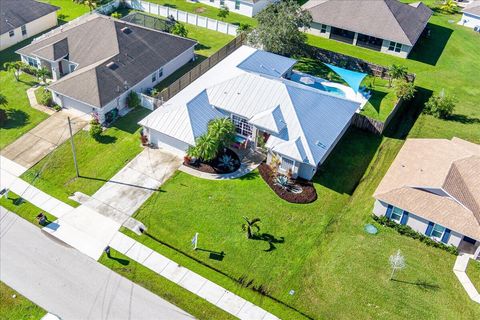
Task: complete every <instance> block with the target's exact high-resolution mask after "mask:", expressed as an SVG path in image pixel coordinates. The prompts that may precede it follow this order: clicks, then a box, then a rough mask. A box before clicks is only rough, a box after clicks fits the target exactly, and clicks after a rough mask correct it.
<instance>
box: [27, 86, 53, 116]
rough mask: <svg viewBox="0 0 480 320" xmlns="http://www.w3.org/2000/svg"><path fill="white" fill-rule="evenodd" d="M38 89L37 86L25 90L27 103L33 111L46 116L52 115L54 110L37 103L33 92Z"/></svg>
mask: <svg viewBox="0 0 480 320" xmlns="http://www.w3.org/2000/svg"><path fill="white" fill-rule="evenodd" d="M38 88H39V86H35V87H31V88H30V89H28V90H27V97H28V101H29V102H30V106H31V107H32V108H34V109H37V110H39V111H42V112H45V113H46V114H49V115H52V114H54V113H55V112H56V111H55V110H52V109H50V108H48V107H45V106H44V105H41V104H39V103H38V101H37V97H36V96H35V90H37V89H38Z"/></svg>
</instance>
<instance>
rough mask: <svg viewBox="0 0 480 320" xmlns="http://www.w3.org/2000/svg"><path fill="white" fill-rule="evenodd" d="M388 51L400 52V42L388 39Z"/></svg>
mask: <svg viewBox="0 0 480 320" xmlns="http://www.w3.org/2000/svg"><path fill="white" fill-rule="evenodd" d="M388 51H395V52H400V51H402V44H401V43H398V42H393V41H390V45H389V46H388Z"/></svg>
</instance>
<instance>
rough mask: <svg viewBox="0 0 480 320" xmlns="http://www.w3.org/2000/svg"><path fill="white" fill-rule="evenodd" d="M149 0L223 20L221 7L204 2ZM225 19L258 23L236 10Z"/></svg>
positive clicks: (234, 22) (237, 22)
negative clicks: (220, 14)
mask: <svg viewBox="0 0 480 320" xmlns="http://www.w3.org/2000/svg"><path fill="white" fill-rule="evenodd" d="M149 2H151V3H157V4H159V5H162V6H168V7H170V8H172V9H178V10H182V11H187V12H192V13H196V14H198V15H200V16H204V17H208V18H212V19H215V20H220V21H221V20H222V19H220V18H219V17H218V16H217V14H218V12H219V9H217V8H215V7H212V6H208V5H205V4H203V3H194V2H189V1H185V0H149ZM224 21H225V22H229V23H232V24H240V23H247V24H249V25H251V26H256V25H257V20H255V19H253V18H250V17H247V16H243V15H241V14H238V13H234V12H230V14H229V15H228V16H227V17H226V18H225V19H224Z"/></svg>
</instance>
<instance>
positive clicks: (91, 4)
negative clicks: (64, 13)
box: [73, 0, 100, 12]
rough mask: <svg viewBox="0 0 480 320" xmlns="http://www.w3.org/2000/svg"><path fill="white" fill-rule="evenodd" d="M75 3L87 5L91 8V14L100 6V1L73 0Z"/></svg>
mask: <svg viewBox="0 0 480 320" xmlns="http://www.w3.org/2000/svg"><path fill="white" fill-rule="evenodd" d="M73 2H75V3H78V4H84V5H86V6H87V7H88V8H90V12H92V11H93V9H95V8H96V7H97V6H98V4H99V2H100V1H99V0H73Z"/></svg>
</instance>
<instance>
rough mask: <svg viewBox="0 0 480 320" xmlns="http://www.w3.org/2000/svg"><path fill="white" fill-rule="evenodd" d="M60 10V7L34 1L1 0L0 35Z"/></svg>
mask: <svg viewBox="0 0 480 320" xmlns="http://www.w3.org/2000/svg"><path fill="white" fill-rule="evenodd" d="M59 9H60V8H59V7H56V6H52V5H49V4H47V3H42V2H37V1H33V0H0V34H4V33H6V32H9V31H10V30H14V29H16V28H19V27H21V26H23V25H24V24H27V23H29V22H31V21H33V20H36V19H38V18H40V17H43V16H44V15H47V14H49V13H51V12H54V11H57V10H59Z"/></svg>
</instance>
